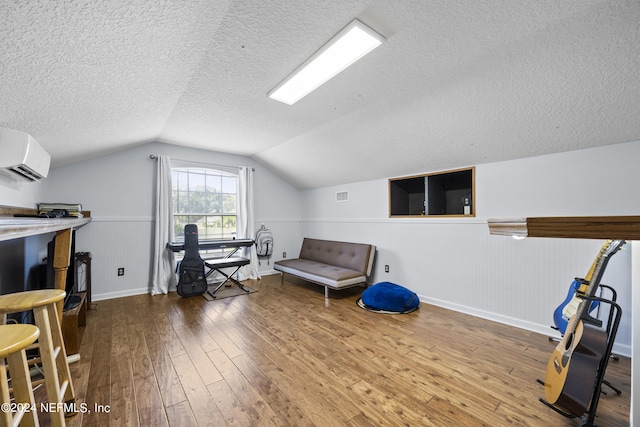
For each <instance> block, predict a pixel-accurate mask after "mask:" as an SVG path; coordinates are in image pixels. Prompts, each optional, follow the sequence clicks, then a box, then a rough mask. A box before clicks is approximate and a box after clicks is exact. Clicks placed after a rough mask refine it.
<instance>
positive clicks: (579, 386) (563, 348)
mask: <svg viewBox="0 0 640 427" xmlns="http://www.w3.org/2000/svg"><path fill="white" fill-rule="evenodd" d="M624 244H625V241H624V240H610V241H608V242H607V243H606V244H605V245H604V246H603V247H602V249H600V252H599V253H598V256H597V258H596V261H595V263H594V266H593V273H592V276H591V280H590V281H589V283H588V286H587V289H586V290H585V292H584V298H581V301H580V303H579V304H578V308H577V310H576V314H574V315H573V316H571V318H570V319H569V323H568V324H567V329H566V330H565V333H564V335H563V337H562V340H561V341H560V342H559V343H558V345H557V346H556V348H555V349H554V350H553V353H552V354H551V357H550V358H549V362H548V363H547V369H546V373H545V377H544V388H545V397H546V400H547V402H548V403H550V404H552V405H554V406H557V407H559V408H561V409H564V410H565V411H567V412H569V413H571V414H573V415H575V416H577V417H579V416H582V415H583V414H584V412H585V411H586V409H587V406H588V405H589V402H590V401H591V397H592V395H593V392H594V388H595V382H596V377H597V373H598V372H597V371H598V367H599V366H600V363H601V361H602V359H603V357H604V356H605V353H606V347H607V339H608V337H607V333H606V332H605V331H604V330H601V329H598V328H595V327H593V326H592V325H590V324H588V323H586V322H583V319H584V318H588V317H589V316H588V311H589V307H590V305H591V301H590V300H589V299H588V298H590V297H593V296H594V295H595V292H596V290H597V288H598V286H599V285H600V281H601V280H602V276H603V275H604V271H605V268H606V266H607V264H608V262H609V259H610V258H611V256H612V255H614V254H615V253H616V252H618V251H619V250H620V248H621V247H622V246H623V245H624Z"/></svg>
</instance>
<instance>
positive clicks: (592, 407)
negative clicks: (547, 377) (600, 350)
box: [538, 286, 622, 427]
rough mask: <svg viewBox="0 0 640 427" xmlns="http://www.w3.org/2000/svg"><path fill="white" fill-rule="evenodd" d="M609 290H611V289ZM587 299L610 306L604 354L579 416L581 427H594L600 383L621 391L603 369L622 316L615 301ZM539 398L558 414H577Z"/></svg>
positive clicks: (595, 298) (607, 361) (618, 391)
mask: <svg viewBox="0 0 640 427" xmlns="http://www.w3.org/2000/svg"><path fill="white" fill-rule="evenodd" d="M607 287H608V286H607ZM611 290H612V291H613V289H611ZM613 293H614V299H615V297H616V295H615V291H613ZM587 299H588V300H592V301H599V302H601V303H604V304H608V305H609V306H610V309H609V318H608V323H607V327H606V329H605V332H606V334H607V345H606V350H605V353H604V356H603V357H602V360H601V361H600V365H599V366H598V371H597V373H596V380H595V383H594V387H593V394H592V395H591V402H590V403H589V407H588V411H587V412H586V414H583V415H582V416H581V417H580V419H581V420H582V421H583V422H584V424H582V427H595V426H596V424H595V419H596V411H597V409H598V403H599V401H600V395H602V394H606V393H605V392H604V391H603V390H602V385H603V384H604V385H607V386H608V387H610V388H611V389H613V390H614V391H615V392H616V393H617V394H621V393H622V392H621V391H620V390H618V389H617V388H615V387H614V386H612V385H611V384H610V383H609V382H608V381H605V379H604V374H605V371H606V370H607V365H608V364H609V360H610V359H611V350H612V349H613V343H614V341H615V338H616V333H617V332H618V326H619V325H620V318H621V317H622V308H620V306H619V305H618V304H617V303H616V302H615V301H612V300H607V299H604V298H601V297H595V296H594V297H590V298H587ZM587 322H588V320H587ZM600 323H601V322H600ZM538 382H539V383H540V384H542V385H544V382H543V381H541V380H538ZM539 400H540V402H542V403H543V404H544V405H545V406H547V407H549V408H551V409H553V410H554V411H555V412H557V413H559V414H560V415H563V416H565V417H567V418H576V417H577V415H574V414H569V413H567V412H565V411H563V410H562V409H560V408H557V407H555V406H554V405H552V404H551V403H549V402H547V401H546V400H544V399H542V398H540V399H539Z"/></svg>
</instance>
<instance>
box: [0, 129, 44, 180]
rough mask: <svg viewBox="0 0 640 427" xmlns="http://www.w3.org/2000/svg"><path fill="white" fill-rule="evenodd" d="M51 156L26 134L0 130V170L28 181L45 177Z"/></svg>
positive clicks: (11, 130)
mask: <svg viewBox="0 0 640 427" xmlns="http://www.w3.org/2000/svg"><path fill="white" fill-rule="evenodd" d="M50 162H51V156H49V153H47V152H46V151H45V150H44V148H42V147H41V146H40V144H38V143H37V142H36V140H35V139H33V137H32V136H31V135H29V134H28V133H24V132H20V131H17V130H13V129H7V128H0V170H2V171H3V172H5V171H6V172H5V175H9V176H13V177H16V176H22V177H24V178H26V179H28V180H29V181H39V180H41V179H43V178H46V177H47V174H48V173H49V164H50Z"/></svg>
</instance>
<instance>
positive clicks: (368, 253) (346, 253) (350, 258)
mask: <svg viewBox="0 0 640 427" xmlns="http://www.w3.org/2000/svg"><path fill="white" fill-rule="evenodd" d="M374 251H375V249H374V247H373V246H372V245H367V244H363V243H348V242H336V241H331V240H318V239H310V238H307V237H305V238H304V240H303V242H302V248H301V249H300V256H299V258H301V259H307V260H312V261H316V262H320V263H324V264H329V265H335V266H337V267H342V268H345V269H348V270H355V271H359V272H361V273H363V274H365V275H367V276H368V275H370V274H371V265H372V262H371V258H372V256H373V252H374Z"/></svg>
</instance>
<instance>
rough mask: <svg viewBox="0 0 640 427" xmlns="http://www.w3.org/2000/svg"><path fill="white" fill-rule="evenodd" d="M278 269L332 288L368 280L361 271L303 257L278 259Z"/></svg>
mask: <svg viewBox="0 0 640 427" xmlns="http://www.w3.org/2000/svg"><path fill="white" fill-rule="evenodd" d="M276 270H279V271H282V272H283V273H289V274H293V275H296V276H298V277H300V278H302V279H306V280H309V281H312V282H316V283H320V284H323V285H327V286H331V287H332V288H341V287H344V286H351V285H354V284H359V283H363V282H364V281H365V280H366V276H365V275H364V273H362V272H360V271H356V270H351V269H348V268H343V267H338V266H335V265H329V264H325V263H323V262H317V261H312V260H308V259H301V258H297V259H284V260H281V261H278V262H277V265H276Z"/></svg>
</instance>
